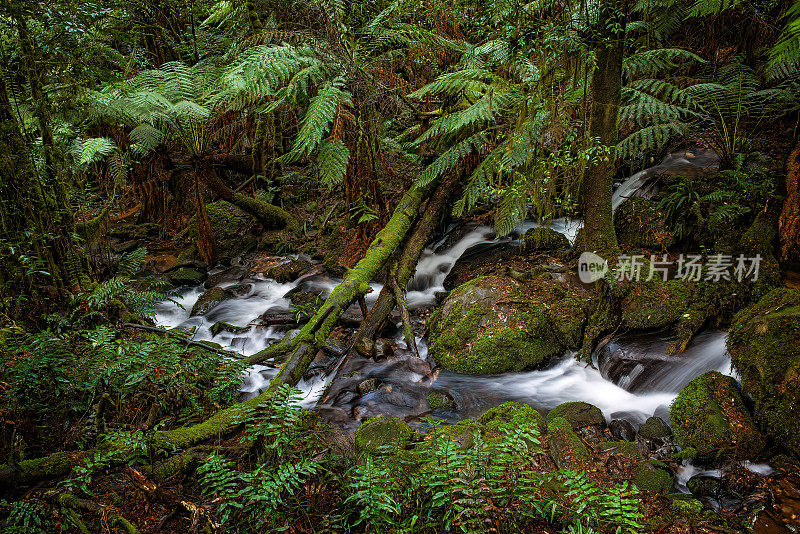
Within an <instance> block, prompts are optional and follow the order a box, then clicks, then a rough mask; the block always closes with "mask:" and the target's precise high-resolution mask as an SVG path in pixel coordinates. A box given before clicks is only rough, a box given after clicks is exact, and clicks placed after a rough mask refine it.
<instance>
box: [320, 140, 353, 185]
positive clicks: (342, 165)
mask: <svg viewBox="0 0 800 534" xmlns="http://www.w3.org/2000/svg"><path fill="white" fill-rule="evenodd" d="M349 160H350V151H349V150H348V149H347V145H345V144H344V143H343V142H342V141H340V140H338V139H335V140H332V141H331V140H326V141H323V142H322V143H321V144H320V146H319V150H318V153H317V165H318V166H319V174H320V182H322V183H323V184H324V185H328V186H332V185H336V184H339V183H341V182H342V181H343V180H344V176H345V174H346V173H347V163H348V161H349Z"/></svg>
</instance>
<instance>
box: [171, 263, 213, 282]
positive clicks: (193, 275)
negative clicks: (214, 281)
mask: <svg viewBox="0 0 800 534" xmlns="http://www.w3.org/2000/svg"><path fill="white" fill-rule="evenodd" d="M206 278H208V274H207V273H205V272H203V271H199V270H197V269H194V268H192V267H181V268H180V269H176V270H174V271H171V272H169V273H168V274H167V280H169V283H171V284H172V285H174V286H196V285H199V284H201V283H202V282H203V281H204V280H205V279H206Z"/></svg>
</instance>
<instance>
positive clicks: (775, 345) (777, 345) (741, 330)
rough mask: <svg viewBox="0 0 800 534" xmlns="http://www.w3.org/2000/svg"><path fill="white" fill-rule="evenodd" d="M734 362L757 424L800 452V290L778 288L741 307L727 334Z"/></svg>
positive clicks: (773, 436)
mask: <svg viewBox="0 0 800 534" xmlns="http://www.w3.org/2000/svg"><path fill="white" fill-rule="evenodd" d="M728 350H729V351H730V354H731V361H732V363H733V367H734V368H735V369H736V371H737V372H738V373H739V375H740V376H741V377H742V384H743V387H744V391H745V392H746V393H748V394H749V395H751V396H752V397H753V400H754V401H755V408H754V418H755V420H756V423H757V424H758V426H759V427H760V428H761V429H762V430H763V431H764V432H765V433H766V434H767V435H768V436H770V437H772V438H773V439H774V440H775V442H776V443H778V444H779V445H781V446H783V447H785V448H786V449H788V450H790V451H792V452H794V453H795V454H797V455H800V440H798V439H797V438H798V436H800V418H799V417H798V414H800V291H797V290H795V289H788V288H780V289H775V290H773V291H771V292H770V293H768V294H767V295H766V296H764V297H763V298H762V299H761V300H760V301H759V302H758V303H756V304H754V305H753V306H750V307H749V308H745V309H744V310H742V311H741V312H740V313H739V314H738V315H737V316H736V317H735V319H734V322H733V325H732V326H731V329H730V333H729V335H728Z"/></svg>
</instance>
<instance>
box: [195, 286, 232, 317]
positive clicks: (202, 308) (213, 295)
mask: <svg viewBox="0 0 800 534" xmlns="http://www.w3.org/2000/svg"><path fill="white" fill-rule="evenodd" d="M235 297H236V295H235V294H234V293H233V292H232V291H229V290H227V289H223V288H221V287H212V288H211V289H209V290H208V291H206V292H205V293H203V294H202V295H200V298H198V299H197V302H195V303H194V306H192V312H191V314H190V315H191V316H192V317H194V316H196V315H205V314H207V313H208V312H209V311H211V310H212V309H213V308H214V307H216V306H217V305H218V304H220V303H221V302H225V301H226V300H230V299H232V298H235Z"/></svg>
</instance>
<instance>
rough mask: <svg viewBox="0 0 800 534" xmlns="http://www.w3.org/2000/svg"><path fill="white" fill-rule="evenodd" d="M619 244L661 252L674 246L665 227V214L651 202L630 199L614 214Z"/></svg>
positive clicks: (670, 234) (673, 238)
mask: <svg viewBox="0 0 800 534" xmlns="http://www.w3.org/2000/svg"><path fill="white" fill-rule="evenodd" d="M614 228H615V229H616V231H617V240H618V241H619V244H620V245H621V246H622V245H625V246H628V247H637V248H638V247H641V248H650V249H657V250H659V251H660V250H663V249H664V248H668V247H671V246H672V245H674V244H675V236H673V235H672V232H670V230H669V226H668V225H667V214H666V213H665V211H664V210H663V209H661V208H659V207H658V204H657V203H656V202H654V201H652V200H647V199H644V198H631V199H628V200H626V201H625V202H623V203H622V204H621V205H620V206H619V208H617V210H616V211H615V212H614Z"/></svg>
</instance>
